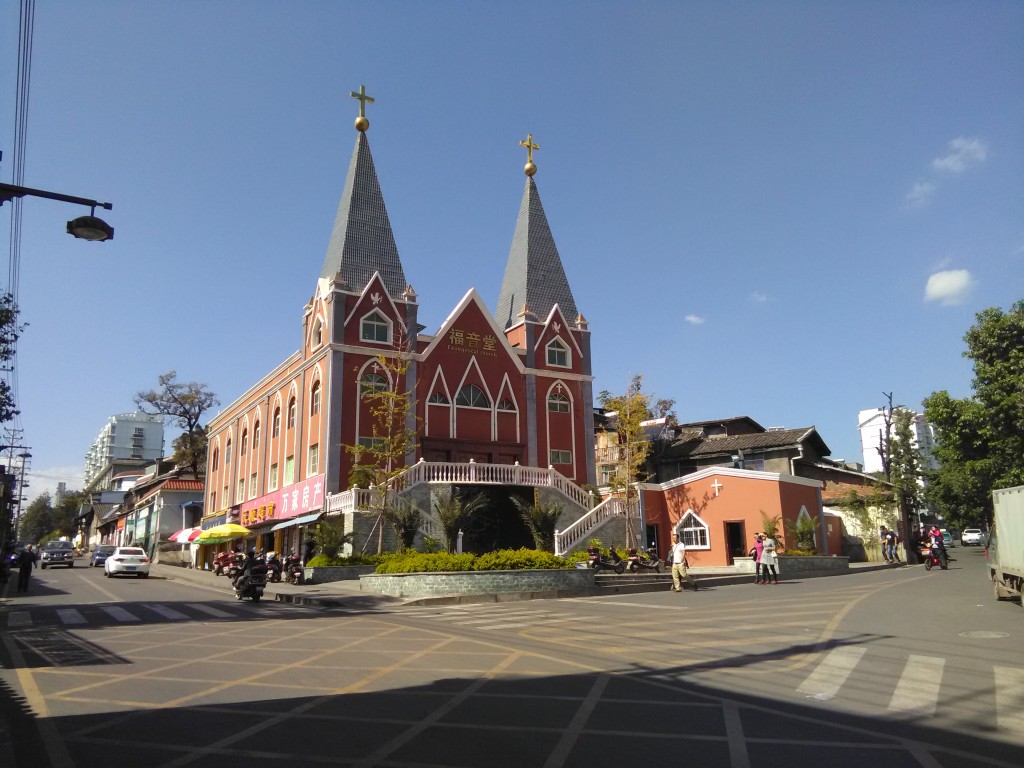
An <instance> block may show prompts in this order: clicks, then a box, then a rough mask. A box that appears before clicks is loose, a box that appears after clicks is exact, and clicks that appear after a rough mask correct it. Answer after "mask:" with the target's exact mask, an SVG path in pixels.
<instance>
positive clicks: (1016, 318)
mask: <svg viewBox="0 0 1024 768" xmlns="http://www.w3.org/2000/svg"><path fill="white" fill-rule="evenodd" d="M976 320H977V322H976V323H975V325H973V326H972V327H971V328H970V329H969V330H968V331H967V333H966V335H965V336H964V341H965V342H966V343H967V349H966V350H965V351H964V353H963V354H964V357H966V358H968V359H970V360H972V361H973V366H974V379H973V381H972V388H973V390H974V391H973V394H972V395H971V396H970V397H966V398H962V399H956V398H953V397H951V396H950V395H949V393H948V392H947V391H945V390H942V391H939V392H934V393H932V394H931V395H930V396H929V397H928V398H926V399H925V403H924V405H925V416H926V418H927V419H928V421H929V422H930V423H931V424H932V425H933V426H934V427H935V428H936V430H937V432H938V445H937V446H936V449H935V457H936V458H937V459H938V461H939V469H938V471H937V472H935V473H934V475H933V476H932V477H931V482H930V483H929V488H928V499H929V501H931V502H932V503H934V504H935V505H936V506H938V507H939V508H940V509H942V510H943V512H944V513H945V517H946V518H947V519H948V520H950V521H951V523H952V524H953V525H955V526H963V525H974V524H977V523H979V522H981V521H982V520H986V521H990V520H991V519H992V490H993V489H996V488H1006V487H1009V486H1014V485H1024V300H1020V301H1017V302H1015V303H1014V304H1013V306H1012V307H1010V309H1009V311H1007V312H1003V311H1002V310H1001V309H1000V308H998V307H990V308H989V309H985V310H983V311H981V312H979V313H978V314H977V315H976Z"/></svg>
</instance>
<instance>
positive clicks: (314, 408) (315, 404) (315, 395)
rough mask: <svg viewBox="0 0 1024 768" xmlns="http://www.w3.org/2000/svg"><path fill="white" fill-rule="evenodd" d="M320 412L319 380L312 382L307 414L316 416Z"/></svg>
mask: <svg viewBox="0 0 1024 768" xmlns="http://www.w3.org/2000/svg"><path fill="white" fill-rule="evenodd" d="M318 413H320V381H319V380H317V381H314V382H313V388H312V389H311V390H310V392H309V415H310V416H316V415H317V414H318Z"/></svg>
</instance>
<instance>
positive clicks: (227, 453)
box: [224, 437, 231, 467]
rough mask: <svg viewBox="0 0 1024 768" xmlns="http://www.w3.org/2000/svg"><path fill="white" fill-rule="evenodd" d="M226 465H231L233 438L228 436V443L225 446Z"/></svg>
mask: <svg viewBox="0 0 1024 768" xmlns="http://www.w3.org/2000/svg"><path fill="white" fill-rule="evenodd" d="M224 466H225V467H230V466H231V438H230V437H229V438H228V443H227V445H225V446H224Z"/></svg>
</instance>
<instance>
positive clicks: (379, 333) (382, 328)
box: [359, 310, 391, 344]
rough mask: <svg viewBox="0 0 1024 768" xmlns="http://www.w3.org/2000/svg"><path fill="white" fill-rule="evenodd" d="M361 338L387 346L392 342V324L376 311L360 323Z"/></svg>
mask: <svg viewBox="0 0 1024 768" xmlns="http://www.w3.org/2000/svg"><path fill="white" fill-rule="evenodd" d="M359 338H360V339H361V340H363V341H372V342H380V343H384V344H386V343H388V342H389V341H391V323H390V322H389V321H388V319H387V318H386V317H384V315H383V314H381V313H380V312H378V311H377V310H374V311H373V312H371V313H370V314H368V315H367V316H366V317H364V318H363V319H362V320H361V321H360V323H359Z"/></svg>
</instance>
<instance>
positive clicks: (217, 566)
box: [213, 550, 245, 579]
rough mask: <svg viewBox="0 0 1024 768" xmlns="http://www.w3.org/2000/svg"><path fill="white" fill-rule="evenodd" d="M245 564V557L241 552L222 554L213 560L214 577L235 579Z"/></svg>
mask: <svg viewBox="0 0 1024 768" xmlns="http://www.w3.org/2000/svg"><path fill="white" fill-rule="evenodd" d="M244 562H245V555H243V554H242V553H241V552H232V551H230V550H229V551H227V552H220V553H218V554H217V556H216V557H214V558H213V575H214V576H227V577H228V578H231V579H233V578H235V576H237V575H238V572H239V571H240V570H242V563H244Z"/></svg>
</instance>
